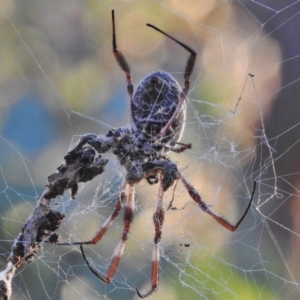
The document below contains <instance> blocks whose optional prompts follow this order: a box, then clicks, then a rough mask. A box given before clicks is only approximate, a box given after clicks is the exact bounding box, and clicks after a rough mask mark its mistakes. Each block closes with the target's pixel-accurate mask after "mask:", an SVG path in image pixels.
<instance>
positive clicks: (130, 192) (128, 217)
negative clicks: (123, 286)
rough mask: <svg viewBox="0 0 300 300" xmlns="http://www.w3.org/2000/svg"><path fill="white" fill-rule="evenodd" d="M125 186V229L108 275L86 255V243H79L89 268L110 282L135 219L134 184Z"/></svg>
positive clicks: (106, 281) (100, 277) (101, 278)
mask: <svg viewBox="0 0 300 300" xmlns="http://www.w3.org/2000/svg"><path fill="white" fill-rule="evenodd" d="M125 186H126V191H124V193H125V194H126V196H127V197H126V206H125V211H124V229H123V234H122V237H121V241H120V242H119V244H118V246H117V247H116V248H115V251H114V254H113V258H112V261H111V264H110V267H109V269H108V271H107V274H106V277H103V276H102V275H100V274H99V273H98V272H97V271H96V270H95V269H94V268H93V267H92V266H91V264H90V262H89V260H88V258H87V257H86V255H85V253H84V251H83V246H82V245H83V244H86V243H81V244H80V243H77V244H80V250H81V253H82V256H83V258H84V260H85V262H86V264H87V266H88V267H89V269H90V270H91V271H92V272H93V273H94V274H95V275H96V276H97V277H98V278H99V279H100V280H102V281H103V282H105V283H110V282H111V280H112V278H113V277H114V275H115V273H116V271H117V268H118V265H119V262H120V260H121V256H122V254H123V251H124V248H125V243H126V241H127V239H128V236H129V230H130V227H131V223H132V220H133V208H134V185H132V184H128V183H126V182H125ZM100 231H101V230H100Z"/></svg>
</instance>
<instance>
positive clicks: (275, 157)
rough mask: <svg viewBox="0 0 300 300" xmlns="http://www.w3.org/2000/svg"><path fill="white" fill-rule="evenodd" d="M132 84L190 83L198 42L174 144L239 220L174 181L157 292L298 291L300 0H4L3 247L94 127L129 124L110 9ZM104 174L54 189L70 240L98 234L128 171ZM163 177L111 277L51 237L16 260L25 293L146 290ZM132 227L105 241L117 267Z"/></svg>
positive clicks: (216, 295) (113, 164) (104, 264)
mask: <svg viewBox="0 0 300 300" xmlns="http://www.w3.org/2000/svg"><path fill="white" fill-rule="evenodd" d="M112 8H114V9H115V12H116V23H117V38H118V44H119V49H120V50H121V51H122V52H123V53H124V55H125V57H126V58H127V60H128V62H129V64H130V66H131V70H132V75H133V80H134V85H135V87H136V86H137V85H138V83H139V82H140V80H141V79H142V78H144V77H145V76H146V75H147V74H149V73H150V72H153V71H155V70H158V69H162V70H165V71H167V72H169V73H170V74H172V75H173V76H174V77H175V78H176V79H177V80H178V82H179V83H180V85H181V86H182V85H183V70H184V64H185V63H186V59H187V57H188V54H187V53H186V52H185V51H184V50H183V49H181V48H180V47H179V46H178V45H176V44H174V43H173V42H172V41H170V40H168V39H166V38H165V37H164V36H162V35H160V34H158V33H157V32H154V31H153V30H151V29H149V28H147V27H146V26H144V24H145V23H152V24H155V25H156V26H158V27H159V28H162V29H163V30H165V31H167V32H168V33H170V34H172V35H173V36H175V37H177V38H178V39H179V40H181V41H183V42H185V43H186V44H188V45H190V46H191V47H192V48H193V49H194V50H195V51H196V52H197V53H198V58H197V63H196V66H195V71H194V74H193V75H192V78H191V90H190V93H189V98H188V99H187V109H188V114H187V120H186V127H185V132H184V134H183V137H182V139H181V141H182V142H185V143H189V142H191V143H192V144H193V147H192V149H191V150H187V151H185V152H184V153H182V154H174V153H173V154H170V157H171V159H172V160H173V161H174V162H176V163H177V164H178V166H179V169H180V170H181V171H182V172H183V174H185V176H186V177H187V178H188V180H189V181H190V182H191V183H192V184H193V185H194V186H195V188H196V189H197V190H198V191H199V193H200V194H201V196H202V198H203V200H204V201H206V203H207V204H208V205H209V206H210V208H211V209H213V210H214V211H216V212H217V213H218V214H220V215H222V216H224V217H225V218H226V219H228V220H230V221H231V222H232V223H235V222H236V221H237V220H238V219H239V218H240V216H241V215H242V213H243V211H244V210H245V208H246V206H247V204H248V202H249V198H250V195H251V192H252V187H253V182H254V181H257V190H256V193H255V199H254V203H253V205H252V208H251V210H250V211H249V213H248V215H247V216H246V218H245V219H244V221H243V222H242V224H241V226H240V227H239V228H238V230H237V231H236V232H234V233H231V232H229V231H227V230H226V229H224V228H222V227H221V226H220V225H219V224H217V223H216V222H215V221H214V220H213V219H212V218H211V217H210V216H209V215H207V214H205V213H203V212H202V211H200V209H199V208H198V207H196V205H195V204H193V201H192V200H191V199H190V198H189V196H188V195H187V192H186V190H185V189H184V188H183V187H182V185H181V184H180V183H178V184H177V185H176V186H175V185H173V186H172V187H171V188H170V189H169V190H168V192H167V193H166V195H165V207H166V209H167V208H168V206H169V205H171V206H172V209H169V210H167V211H166V216H165V223H164V226H163V237H162V241H161V243H160V249H161V254H162V255H161V261H160V287H159V290H158V291H156V292H155V293H154V294H153V295H152V296H151V299H183V298H184V299H299V295H300V286H299V283H300V273H299V268H298V262H299V259H300V258H299V252H300V237H299V234H300V228H299V227H300V223H299V221H298V220H299V218H298V212H299V213H300V207H299V189H300V181H299V175H300V173H299V169H300V166H299V164H298V160H297V158H298V157H299V154H298V153H299V150H300V149H299V141H300V136H299V117H298V115H299V100H298V97H299V96H298V95H299V91H298V90H299V89H300V88H299V87H300V85H299V78H300V72H299V70H300V69H299V67H298V65H299V63H300V60H299V57H300V56H299V53H300V50H299V49H300V46H299V45H298V44H299V39H298V28H299V25H300V24H299V13H300V3H299V1H268V0H265V1H199V0H197V1H192V0H190V1H184V4H183V1H177V0H169V1H147V2H145V1H100V0H98V1H84V2H83V1H74V0H73V1H71V0H64V1H43V0H40V1H38V2H36V1H30V0H27V1H9V0H4V1H2V2H1V4H0V16H1V17H0V24H1V26H0V28H1V29H0V36H1V43H0V54H1V55H0V65H1V69H0V70H1V71H0V95H1V101H0V105H1V110H0V115H1V118H0V140H1V143H0V197H1V198H0V201H1V202H0V203H1V211H0V250H1V251H0V260H1V269H4V268H5V266H6V264H7V258H8V256H9V254H10V251H11V246H12V244H13V242H14V239H15V238H16V236H17V235H18V234H19V232H20V230H21V228H22V227H23V226H24V223H25V222H26V220H27V218H28V216H29V215H30V214H31V213H32V211H33V209H34V207H35V206H36V204H37V201H38V199H39V198H40V196H41V194H42V193H43V191H44V189H45V184H46V183H47V177H48V176H49V175H50V174H52V173H54V172H55V171H56V168H57V167H58V166H60V165H61V163H62V161H63V157H64V155H65V154H66V153H67V151H68V149H70V148H71V147H72V146H73V145H74V144H75V143H76V141H77V140H78V137H79V136H80V135H82V134H84V133H87V132H95V133H98V134H106V133H107V132H108V130H109V129H110V128H112V127H113V128H118V127H120V126H123V125H126V124H129V123H130V119H129V104H128V100H127V95H126V82H125V75H124V74H123V72H122V71H121V70H119V68H118V65H117V63H116V62H115V60H114V57H113V54H112V51H111V20H110V12H111V9H112ZM106 158H108V159H109V162H108V164H107V166H106V169H105V172H104V173H103V174H101V175H100V176H99V177H97V178H95V179H93V180H92V182H89V183H86V184H81V185H80V187H79V192H78V195H77V196H76V198H75V200H72V199H71V197H70V195H69V193H68V192H66V193H65V194H64V196H63V197H59V198H57V199H55V200H54V201H53V202H52V206H53V207H54V208H55V210H59V211H61V212H62V213H64V214H65V218H64V220H63V221H62V223H61V225H60V228H59V230H58V232H59V233H60V234H61V236H62V238H63V240H66V241H84V240H88V239H90V238H91V237H92V236H93V235H94V234H95V232H96V231H97V230H98V229H99V228H100V226H101V225H102V223H103V222H104V221H105V220H106V218H107V217H108V216H109V215H110V214H111V213H112V211H113V209H114V203H115V201H116V199H117V196H118V193H119V189H120V187H121V183H122V178H123V177H124V176H125V174H126V173H125V171H124V170H123V169H122V168H121V167H120V166H119V164H118V162H117V160H116V159H115V157H114V156H113V155H112V154H109V155H107V157H106ZM157 192H158V185H153V186H149V184H148V183H147V182H141V183H140V184H139V185H138V187H137V196H136V200H137V201H136V203H137V204H136V209H135V217H134V222H133V225H132V228H131V231H130V238H129V240H128V242H127V244H126V248H125V251H124V254H123V256H122V260H121V263H120V266H119V269H118V271H117V273H116V276H115V277H114V278H113V280H112V282H111V283H110V284H109V285H105V284H104V283H102V282H101V281H99V279H97V278H96V277H95V276H94V275H93V274H92V273H91V271H90V270H89V269H88V268H87V266H86V264H85V262H84V260H83V258H82V256H81V253H80V251H79V247H78V246H55V245H52V244H46V243H43V244H42V246H41V249H39V251H38V252H37V253H36V255H35V257H34V260H33V261H32V262H31V263H28V264H24V265H23V266H22V267H20V268H18V270H17V272H16V274H15V276H14V278H13V281H12V283H13V284H12V289H13V296H12V297H13V299H42V298H43V299H66V298H67V299H69V298H71V297H72V299H74V300H75V299H120V298H122V299H133V298H137V296H136V292H135V287H137V288H139V290H141V291H142V292H144V291H147V290H148V289H149V287H150V282H151V255H152V254H151V253H152V246H153V237H154V228H153V223H152V216H153V212H154V209H155V201H156V198H157ZM122 231H123V217H122V213H121V214H120V216H119V218H118V219H117V220H115V221H114V223H113V225H112V226H111V227H110V229H109V231H108V233H107V234H106V235H105V236H104V238H103V239H102V240H101V242H100V243H99V244H97V245H95V246H89V247H88V246H86V247H85V250H86V254H87V256H88V257H89V260H90V261H91V264H92V265H93V266H94V267H95V268H96V269H97V270H98V271H99V272H100V273H103V274H105V273H106V271H107V269H108V267H109V264H110V261H111V256H112V253H113V251H114V248H115V246H116V245H117V244H118V242H119V239H120V237H121V234H122Z"/></svg>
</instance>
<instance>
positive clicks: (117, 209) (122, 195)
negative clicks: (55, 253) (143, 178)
mask: <svg viewBox="0 0 300 300" xmlns="http://www.w3.org/2000/svg"><path fill="white" fill-rule="evenodd" d="M127 189H128V183H127V182H124V183H123V185H122V190H121V193H120V195H119V197H118V200H117V202H116V206H115V209H114V211H113V213H112V214H111V215H110V217H109V218H108V219H107V220H106V221H105V222H104V224H103V225H102V227H101V228H100V230H99V231H98V232H97V233H96V235H95V236H94V237H93V238H92V239H91V240H88V241H85V242H72V243H57V244H56V245H59V246H61V245H68V246H72V245H95V244H97V243H98V242H99V241H100V240H101V239H102V237H103V236H104V234H105V233H106V231H107V229H108V228H109V226H110V225H111V223H112V222H113V220H114V219H115V218H116V217H117V216H118V215H119V212H120V210H121V208H122V204H123V203H124V202H125V199H126V190H127Z"/></svg>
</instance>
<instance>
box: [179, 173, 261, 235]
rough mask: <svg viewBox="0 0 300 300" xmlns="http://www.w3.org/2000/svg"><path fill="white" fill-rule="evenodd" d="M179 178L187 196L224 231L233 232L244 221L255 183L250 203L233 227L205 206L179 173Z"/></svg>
mask: <svg viewBox="0 0 300 300" xmlns="http://www.w3.org/2000/svg"><path fill="white" fill-rule="evenodd" d="M179 178H180V179H181V181H182V183H183V184H184V186H185V188H186V189H187V191H188V193H189V195H190V196H191V198H192V199H193V200H194V201H195V202H196V203H197V204H198V205H199V207H200V208H201V209H202V210H203V211H204V212H206V213H208V214H209V215H210V216H212V217H213V218H214V219H215V220H216V221H217V222H218V223H219V224H221V225H222V226H223V227H225V228H226V229H228V230H230V231H235V230H236V229H237V228H238V227H239V225H240V224H241V222H242V221H243V220H244V218H245V216H246V214H247V213H248V211H249V209H250V207H251V203H252V201H253V198H254V194H255V188H256V181H254V184H253V190H252V194H251V198H250V201H249V203H248V206H247V208H246V210H245V212H244V214H243V215H242V216H241V218H240V220H239V221H238V222H237V223H236V224H235V225H233V224H231V223H230V222H229V221H227V220H226V219H225V218H223V217H221V216H219V215H218V214H217V213H215V212H214V211H212V210H211V209H210V208H209V207H208V206H207V204H206V203H205V202H204V201H203V200H202V199H201V196H200V195H199V193H198V192H197V191H196V190H195V188H194V187H193V186H192V185H191V184H190V183H189V182H188V181H187V180H186V179H185V178H184V177H183V175H182V174H180V173H179Z"/></svg>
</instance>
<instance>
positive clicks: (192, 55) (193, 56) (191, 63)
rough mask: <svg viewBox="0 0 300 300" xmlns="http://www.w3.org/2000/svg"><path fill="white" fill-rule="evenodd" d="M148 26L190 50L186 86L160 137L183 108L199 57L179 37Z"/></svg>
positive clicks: (159, 135)
mask: <svg viewBox="0 0 300 300" xmlns="http://www.w3.org/2000/svg"><path fill="white" fill-rule="evenodd" d="M147 26H149V27H151V28H153V29H155V30H157V31H158V32H160V33H162V34H163V35H165V36H167V37H168V38H170V39H171V40H173V41H174V42H176V43H177V44H179V45H180V46H181V47H183V48H184V49H185V50H187V51H188V52H190V56H189V57H188V60H187V62H186V67H185V71H184V88H183V90H182V91H181V93H180V96H179V99H178V103H177V107H176V109H175V111H174V113H173V115H172V117H171V118H170V120H169V121H168V123H167V124H166V125H165V126H164V127H163V128H162V129H161V130H160V132H159V134H158V138H160V137H162V136H163V135H164V134H165V132H166V131H167V130H168V129H169V128H170V126H171V125H172V123H173V121H174V119H175V118H176V117H177V114H178V112H179V111H180V109H181V106H182V104H183V101H184V99H185V96H186V95H187V93H188V91H189V88H190V78H191V75H192V73H193V69H194V66H195V62H196V58H197V53H196V52H195V51H194V50H193V49H192V48H191V47H189V46H188V45H186V44H184V43H182V42H180V41H178V40H177V39H175V38H174V37H172V36H171V35H169V34H167V33H166V32H164V31H162V30H161V29H159V28H157V27H156V26H154V25H151V24H147Z"/></svg>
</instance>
